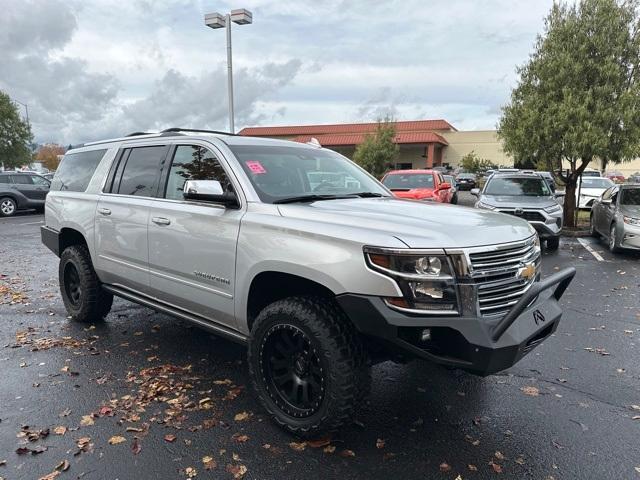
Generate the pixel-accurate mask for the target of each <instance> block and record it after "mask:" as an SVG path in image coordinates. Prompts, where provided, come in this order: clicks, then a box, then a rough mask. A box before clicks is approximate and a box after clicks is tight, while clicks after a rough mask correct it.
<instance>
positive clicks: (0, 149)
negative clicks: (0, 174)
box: [0, 91, 33, 168]
mask: <svg viewBox="0 0 640 480" xmlns="http://www.w3.org/2000/svg"><path fill="white" fill-rule="evenodd" d="M32 138H33V136H32V135H31V128H30V127H29V125H28V124H27V123H26V122H25V121H23V120H22V119H21V118H20V114H19V113H18V107H17V106H16V104H15V103H13V102H12V101H11V98H9V95H7V94H6V93H4V92H3V91H0V166H4V168H16V167H20V166H22V165H24V164H26V163H29V162H30V161H31V140H32Z"/></svg>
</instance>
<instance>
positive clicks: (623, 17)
mask: <svg viewBox="0 0 640 480" xmlns="http://www.w3.org/2000/svg"><path fill="white" fill-rule="evenodd" d="M638 5H639V3H638V0H626V1H625V0H621V1H616V0H582V2H579V3H577V4H573V3H571V4H567V3H555V4H554V6H553V7H552V9H551V12H550V13H549V15H548V17H547V19H546V21H545V32H544V34H543V35H541V36H539V37H538V39H537V42H536V45H535V51H534V52H533V54H532V55H531V56H530V58H529V61H528V63H527V64H526V65H524V66H522V67H520V68H519V69H518V74H519V75H520V81H519V84H518V86H517V87H516V88H515V89H514V90H513V92H512V94H511V101H510V103H509V104H508V105H506V106H505V107H504V108H503V116H502V118H501V120H500V123H499V127H498V133H499V135H500V136H501V137H502V139H503V140H504V148H505V150H506V151H507V152H509V153H511V154H512V155H513V156H514V158H515V160H516V163H517V162H519V161H533V162H534V163H535V164H537V165H538V166H539V167H540V168H544V169H547V170H555V171H559V170H560V169H561V168H562V162H563V161H565V162H566V163H567V164H568V165H569V171H568V172H563V173H562V174H561V175H560V178H561V179H562V181H563V182H564V183H565V184H566V186H567V196H566V197H565V224H566V225H569V226H573V225H574V219H573V212H574V204H573V199H574V196H573V192H574V190H575V185H576V180H577V178H578V177H579V175H580V174H581V173H582V171H583V170H584V169H585V168H586V167H587V165H588V164H589V162H590V161H592V160H596V159H599V160H601V161H602V160H604V161H606V162H611V163H619V162H624V161H628V160H630V159H632V158H635V157H636V156H638V154H639V153H640V115H639V114H638V113H639V111H638V106H639V105H640V78H639V76H638V75H639V72H638V68H640V67H639V64H640V21H639V18H638V13H637V12H638Z"/></svg>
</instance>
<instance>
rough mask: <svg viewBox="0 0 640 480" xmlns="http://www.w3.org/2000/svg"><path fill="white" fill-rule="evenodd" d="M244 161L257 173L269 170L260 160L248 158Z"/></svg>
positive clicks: (252, 171)
mask: <svg viewBox="0 0 640 480" xmlns="http://www.w3.org/2000/svg"><path fill="white" fill-rule="evenodd" d="M244 163H245V164H246V165H247V167H249V170H251V173H255V174H256V175H259V174H262V173H267V171H266V170H265V169H264V167H263V166H262V164H261V163H260V162H259V161H258V160H247V161H246V162H244Z"/></svg>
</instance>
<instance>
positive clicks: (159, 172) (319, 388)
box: [41, 129, 575, 437]
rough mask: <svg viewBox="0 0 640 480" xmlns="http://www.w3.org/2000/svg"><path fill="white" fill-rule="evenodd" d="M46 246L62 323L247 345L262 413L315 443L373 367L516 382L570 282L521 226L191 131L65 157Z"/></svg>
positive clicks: (313, 149) (290, 149) (347, 407)
mask: <svg viewBox="0 0 640 480" xmlns="http://www.w3.org/2000/svg"><path fill="white" fill-rule="evenodd" d="M319 177H321V178H319ZM537 178H539V177H537ZM540 180H541V179H540ZM541 181H542V180H541ZM41 234H42V240H43V243H44V244H45V245H47V247H49V248H50V249H51V250H52V251H53V252H54V253H55V254H56V255H58V256H59V257H60V261H59V267H58V275H59V277H58V278H59V282H60V292H61V296H62V299H63V301H64V305H65V307H66V309H67V312H68V313H69V317H70V318H71V319H72V320H75V321H80V322H94V321H99V320H101V319H102V318H104V317H105V316H107V314H108V313H109V310H110V309H111V304H112V301H113V296H114V295H116V296H119V297H123V298H125V299H127V300H130V301H133V302H137V303H140V304H142V305H145V306H147V307H151V308H153V309H155V310H158V311H161V312H164V313H167V314H170V315H173V316H176V317H179V318H182V319H184V320H187V321H190V322H193V323H195V324H196V325H198V326H200V327H202V328H205V329H207V330H209V331H211V332H214V333H216V334H218V335H222V336H225V337H227V338H229V339H232V340H235V341H237V342H240V343H242V344H246V345H247V351H248V353H247V364H248V367H249V375H250V378H251V383H252V386H253V389H254V391H255V392H256V394H257V397H258V399H259V401H260V402H261V404H262V406H263V407H264V409H265V411H266V412H268V414H269V415H270V416H271V417H272V418H273V419H274V421H275V422H276V423H277V424H278V425H280V426H282V427H283V428H285V429H287V430H288V431H289V432H292V433H295V434H297V435H301V436H311V437H317V436H318V435H319V434H321V433H326V432H330V431H333V430H335V429H337V428H339V427H340V426H341V425H343V424H345V423H348V422H350V421H351V419H352V417H353V414H354V412H355V409H356V408H357V407H358V406H359V405H360V404H361V403H362V401H363V399H364V397H365V396H366V395H367V391H368V386H369V381H370V368H369V367H370V365H371V363H372V362H376V361H384V360H388V359H406V358H412V357H418V358H423V359H425V360H429V361H433V362H436V363H440V364H443V365H447V366H451V367H456V368H460V369H465V370H467V371H470V372H473V373H475V374H478V375H489V374H491V373H495V372H497V371H500V370H504V369H506V368H509V367H511V366H512V365H513V364H515V363H516V362H518V361H519V360H520V359H521V358H522V357H524V356H525V355H526V354H528V353H529V352H530V351H532V350H533V349H534V348H536V347H537V346H538V345H539V344H540V343H541V342H543V341H545V339H547V338H549V336H550V335H552V334H553V332H554V331H555V329H556V328H557V326H558V323H559V320H560V316H561V313H562V311H561V309H560V306H559V304H558V300H559V299H560V297H561V296H562V294H563V292H564V291H565V289H566V288H567V286H568V284H569V282H570V281H571V279H572V278H573V276H574V274H575V269H572V268H568V269H565V270H563V271H560V272H555V273H552V274H551V275H547V276H545V277H544V278H543V279H541V271H540V267H541V265H540V264H541V258H540V257H541V254H540V243H539V239H538V236H537V234H536V232H535V230H534V229H533V228H532V227H531V225H529V224H528V223H527V222H525V221H523V220H522V219H519V218H515V217H508V216H506V215H500V214H496V213H493V212H487V211H480V210H474V209H470V208H462V207H455V206H451V205H442V204H438V203H435V202H420V201H413V200H401V199H398V198H394V197H393V196H392V194H391V192H390V191H389V190H387V189H386V188H385V187H384V185H382V184H381V183H380V182H378V181H377V180H376V179H375V178H374V177H372V176H371V175H369V174H368V173H367V172H365V171H364V170H362V169H361V168H360V167H358V166H357V165H356V164H355V163H353V162H351V161H350V160H349V159H347V158H345V157H343V156H342V155H340V154H338V153H337V152H334V151H332V150H327V149H324V148H321V147H319V146H317V145H316V146H314V145H305V144H300V143H296V142H289V141H284V140H271V139H263V138H251V137H241V136H235V135H228V134H223V133H220V132H207V131H202V130H200V131H194V130H184V129H170V130H166V131H164V132H161V133H158V134H135V135H132V136H128V137H124V138H119V139H114V140H107V141H104V142H94V143H91V144H88V145H85V146H83V147H81V148H76V149H73V150H70V151H68V152H67V153H66V155H65V156H64V159H63V160H62V163H61V164H60V166H59V168H58V170H57V172H56V175H55V177H54V178H53V182H52V185H51V193H50V194H49V196H48V197H47V203H46V212H45V225H44V226H43V227H42V229H41Z"/></svg>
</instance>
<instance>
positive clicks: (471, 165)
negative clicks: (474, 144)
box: [460, 150, 498, 173]
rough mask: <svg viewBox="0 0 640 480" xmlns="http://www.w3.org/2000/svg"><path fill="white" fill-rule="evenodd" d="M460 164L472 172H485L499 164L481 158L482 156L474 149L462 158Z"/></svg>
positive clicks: (466, 170)
mask: <svg viewBox="0 0 640 480" xmlns="http://www.w3.org/2000/svg"><path fill="white" fill-rule="evenodd" d="M460 166H461V167H462V168H463V169H464V171H465V172H471V173H478V172H484V171H485V170H489V169H490V168H498V167H497V165H495V164H494V163H493V162H491V161H490V160H487V159H485V158H480V156H479V155H478V154H477V153H476V152H475V151H474V150H471V151H470V152H469V153H467V154H466V155H465V156H463V157H462V158H461V159H460Z"/></svg>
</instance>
